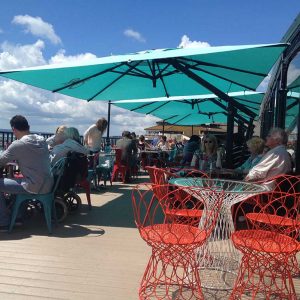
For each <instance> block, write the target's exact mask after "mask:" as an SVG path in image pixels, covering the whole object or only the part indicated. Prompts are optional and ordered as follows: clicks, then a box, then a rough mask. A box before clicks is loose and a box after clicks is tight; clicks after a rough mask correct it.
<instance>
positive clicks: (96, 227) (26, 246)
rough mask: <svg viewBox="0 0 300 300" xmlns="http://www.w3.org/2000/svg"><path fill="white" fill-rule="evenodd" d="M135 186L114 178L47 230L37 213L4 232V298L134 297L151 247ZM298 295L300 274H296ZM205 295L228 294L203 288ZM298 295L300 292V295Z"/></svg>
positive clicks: (0, 237) (0, 245)
mask: <svg viewBox="0 0 300 300" xmlns="http://www.w3.org/2000/svg"><path fill="white" fill-rule="evenodd" d="M131 186H132V185H127V186H124V185H121V184H118V183H114V185H113V187H108V188H107V189H106V190H105V191H104V192H101V193H97V194H93V195H92V203H93V209H92V210H91V211H89V210H88V207H87V205H86V198H85V195H84V194H80V196H81V198H82V200H83V207H82V209H81V211H80V212H79V213H77V214H74V215H70V216H68V218H67V220H66V222H65V223H63V224H59V226H58V227H57V228H54V232H53V235H51V236H48V235H47V229H46V225H45V222H44V220H43V218H42V217H41V216H39V215H35V216H34V217H33V218H31V219H30V220H29V221H27V222H26V223H25V224H24V225H23V226H22V227H19V228H15V229H14V231H13V232H12V233H11V234H7V233H0V299H5V300H11V299H13V300H23V299H33V300H34V299H42V300H43V299H45V300H47V299H52V300H53V299H72V300H73V299H75V300H76V299H80V300H81V299H84V300H94V299H95V300H99V299H100V300H106V299H107V300H115V299H116V300H120V299H125V300H127V299H128V300H134V299H138V287H139V282H140V279H141V277H142V275H143V272H144V269H145V266H146V264H147V261H148V258H149V256H150V253H151V249H150V248H149V247H148V246H147V245H146V243H145V242H144V241H143V240H142V239H141V238H140V237H139V233H138V231H137V229H136V228H135V225H134V221H133V214H132V208H131V197H130V193H131ZM295 284H296V289H297V293H298V295H300V279H299V278H297V279H295ZM205 297H206V299H226V297H225V296H224V293H223V294H222V293H220V292H218V293H217V292H214V291H205ZM299 299H300V296H299Z"/></svg>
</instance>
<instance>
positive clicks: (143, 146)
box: [137, 135, 152, 151]
mask: <svg viewBox="0 0 300 300" xmlns="http://www.w3.org/2000/svg"><path fill="white" fill-rule="evenodd" d="M137 147H138V149H139V150H140V151H142V150H147V149H151V148H152V147H151V146H150V145H149V144H148V143H147V142H146V141H145V137H144V136H143V135H140V137H139V141H138V143H137Z"/></svg>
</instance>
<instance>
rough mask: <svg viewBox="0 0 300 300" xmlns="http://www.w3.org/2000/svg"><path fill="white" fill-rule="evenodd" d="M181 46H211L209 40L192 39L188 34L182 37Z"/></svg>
mask: <svg viewBox="0 0 300 300" xmlns="http://www.w3.org/2000/svg"><path fill="white" fill-rule="evenodd" d="M178 47H179V48H206V47H210V44H209V43H207V42H200V41H191V40H190V38H189V37H188V36H187V35H183V36H182V37H181V42H180V44H179V45H178Z"/></svg>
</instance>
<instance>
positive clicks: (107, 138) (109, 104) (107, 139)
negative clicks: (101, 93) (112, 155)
mask: <svg viewBox="0 0 300 300" xmlns="http://www.w3.org/2000/svg"><path fill="white" fill-rule="evenodd" d="M110 108H111V101H110V100H109V101H108V111H107V136H106V144H107V145H110V139H109V127H110Z"/></svg>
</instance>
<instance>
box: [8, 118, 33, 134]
mask: <svg viewBox="0 0 300 300" xmlns="http://www.w3.org/2000/svg"><path fill="white" fill-rule="evenodd" d="M10 127H11V129H12V131H13V133H14V135H15V136H16V138H17V139H20V138H21V137H22V136H24V135H26V134H28V133H29V128H30V127H29V124H28V121H27V120H26V118H25V117H23V116H21V115H16V116H14V117H12V118H11V119H10Z"/></svg>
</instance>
